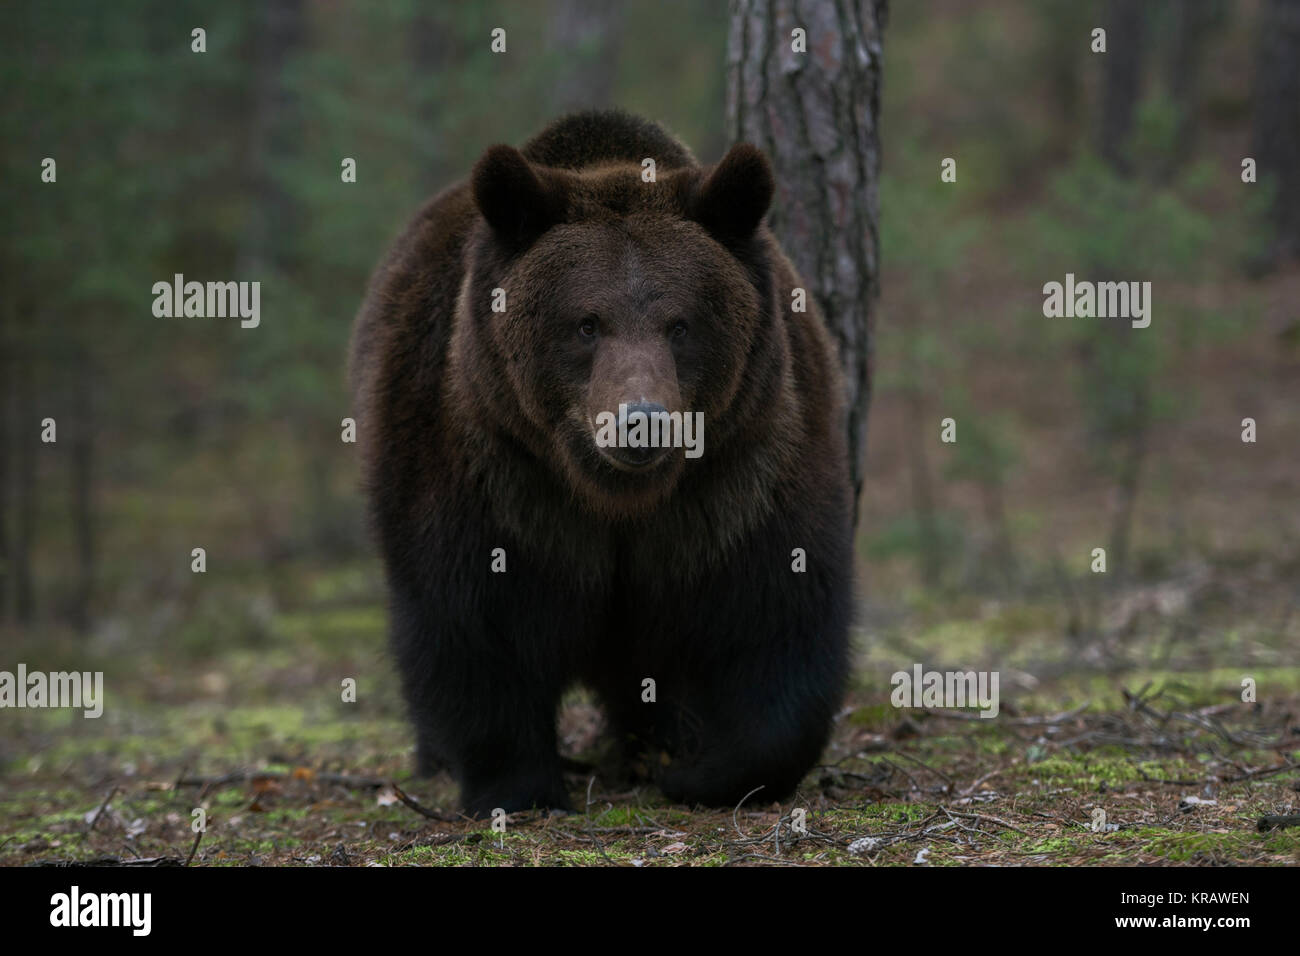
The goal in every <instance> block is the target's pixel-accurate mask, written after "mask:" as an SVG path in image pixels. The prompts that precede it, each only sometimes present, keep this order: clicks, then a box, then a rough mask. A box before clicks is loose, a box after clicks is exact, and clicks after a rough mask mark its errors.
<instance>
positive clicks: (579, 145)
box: [520, 110, 696, 169]
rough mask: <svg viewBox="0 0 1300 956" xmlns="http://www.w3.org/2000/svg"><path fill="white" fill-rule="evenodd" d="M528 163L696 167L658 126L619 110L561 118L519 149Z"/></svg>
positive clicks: (579, 166)
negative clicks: (645, 163)
mask: <svg viewBox="0 0 1300 956" xmlns="http://www.w3.org/2000/svg"><path fill="white" fill-rule="evenodd" d="M520 152H522V153H523V154H524V156H525V157H526V158H527V159H528V161H529V162H533V163H537V164H538V165H539V166H554V167H556V168H558V169H585V168H587V167H591V166H601V165H604V164H606V163H635V164H637V165H640V163H641V161H642V160H643V159H646V158H650V159H653V160H654V161H655V165H656V166H657V167H658V168H660V169H680V168H682V167H686V166H694V165H696V162H695V157H694V156H692V155H691V151H690V150H689V149H687V148H686V147H685V146H684V145H683V144H682V143H681V142H680V141H679V140H677V139H676V138H675V137H674V136H672V134H670V133H669V132H668V131H667V130H665V129H664V128H663V127H662V126H660V125H659V124H658V123H652V122H650V121H649V120H645V119H641V118H640V117H639V116H633V115H632V114H631V113H625V112H623V111H622V110H586V111H584V112H581V113H571V114H569V115H568V116H564V117H561V118H560V119H558V120H556V121H555V122H554V123H552V124H551V125H550V126H548V127H546V129H544V130H542V131H541V132H540V133H538V134H537V135H536V136H534V137H533V138H532V139H530V140H529V141H528V143H527V144H526V145H525V146H524V148H523V149H522V150H520Z"/></svg>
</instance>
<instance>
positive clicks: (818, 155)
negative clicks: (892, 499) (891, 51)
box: [727, 0, 887, 521]
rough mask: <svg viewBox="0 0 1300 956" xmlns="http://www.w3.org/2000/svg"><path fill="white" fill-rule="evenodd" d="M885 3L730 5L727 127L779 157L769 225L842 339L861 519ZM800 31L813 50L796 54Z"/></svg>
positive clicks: (812, 0)
mask: <svg viewBox="0 0 1300 956" xmlns="http://www.w3.org/2000/svg"><path fill="white" fill-rule="evenodd" d="M886 8H887V3H886V0H785V2H782V0H732V4H731V35H730V39H729V43H728V54H727V132H728V135H729V137H730V139H731V140H732V141H733V142H736V141H741V140H747V141H749V142H751V143H753V144H754V145H756V146H758V147H759V148H760V149H762V150H763V151H764V152H766V153H767V155H768V156H769V157H770V158H771V160H772V165H773V169H774V172H775V174H776V183H777V187H776V198H775V201H774V204H773V209H772V212H771V215H770V216H769V219H768V222H769V224H770V225H771V227H772V229H773V231H774V232H775V233H776V236H777V238H778V239H779V240H780V242H781V245H782V247H783V248H784V249H785V252H786V254H787V255H789V256H790V259H791V261H792V262H793V263H794V265H795V267H796V268H797V269H798V270H799V273H800V274H801V275H802V276H803V279H804V281H805V282H807V283H809V285H810V287H811V288H810V289H809V291H810V292H811V293H812V295H813V297H814V298H815V299H816V301H817V305H818V306H819V307H820V309H821V312H822V315H823V316H824V317H825V320H826V323H827V325H828V327H829V328H830V331H831V334H832V335H833V336H834V337H835V339H836V340H837V341H838V343H839V347H840V360H841V363H842V364H843V368H844V374H845V384H846V387H847V393H848V394H847V400H848V405H847V407H848V431H849V435H848V439H849V455H850V458H849V467H850V473H851V476H852V480H853V493H854V518H855V521H856V517H857V502H858V499H859V498H860V497H861V494H860V493H861V489H862V472H863V463H862V460H863V452H864V449H865V445H866V434H867V411H868V406H869V403H870V394H871V372H870V369H871V318H872V312H873V309H874V301H875V297H876V294H877V291H878V286H879V262H880V257H879V256H880V254H879V249H880V231H879V219H880V200H879V195H878V193H877V184H878V181H879V175H880V139H879V134H878V124H879V118H880V78H881V64H882V46H881V38H882V33H883V30H884V26H885V16H886ZM796 28H802V29H803V30H804V31H805V35H806V50H807V52H802V53H801V52H795V50H794V49H793V43H792V31H794V30H795V29H796Z"/></svg>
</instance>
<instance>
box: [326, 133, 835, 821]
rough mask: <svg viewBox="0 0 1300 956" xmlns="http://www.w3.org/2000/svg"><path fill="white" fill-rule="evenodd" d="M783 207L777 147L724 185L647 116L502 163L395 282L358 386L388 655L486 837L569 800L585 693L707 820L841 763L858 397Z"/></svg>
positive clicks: (733, 156) (437, 206)
mask: <svg viewBox="0 0 1300 956" xmlns="http://www.w3.org/2000/svg"><path fill="white" fill-rule="evenodd" d="M647 160H653V163H649V162H646V161H647ZM773 189H774V182H773V176H772V171H771V168H770V166H769V164H768V162H767V159H766V158H765V157H764V156H763V154H762V153H761V152H760V151H759V150H758V149H756V148H755V147H753V146H751V145H748V144H743V143H742V144H740V145H737V146H735V147H733V148H732V149H731V150H730V151H729V152H728V153H727V154H726V156H725V157H723V159H722V161H721V162H719V163H718V164H717V165H716V166H712V167H708V166H701V165H700V164H698V163H697V162H696V161H695V159H694V158H693V157H692V155H691V153H690V152H689V151H688V150H687V149H686V147H684V146H683V145H682V144H681V143H680V142H678V141H677V140H676V139H675V138H673V137H672V136H670V135H669V134H668V133H666V132H665V131H664V130H663V129H661V128H660V127H659V126H657V125H655V124H653V123H650V122H647V121H645V120H641V119H638V118H635V117H632V116H629V115H627V114H625V113H622V112H589V113H582V114H577V115H573V116H568V117H566V118H563V119H560V120H558V121H556V122H555V123H553V124H552V125H551V126H549V127H548V128H547V129H545V130H544V131H543V132H542V133H540V134H539V135H538V136H537V137H535V138H534V139H533V140H532V141H530V142H529V143H528V144H527V145H525V146H524V147H523V149H522V150H516V149H514V148H512V147H510V146H493V147H491V148H490V149H488V150H487V152H486V153H484V154H483V156H482V158H481V159H480V160H479V161H478V163H477V164H476V165H475V167H474V170H473V174H472V176H471V177H470V179H469V180H468V181H467V182H461V183H458V184H457V185H454V186H451V187H450V188H448V189H447V190H446V191H444V192H442V193H441V194H439V195H438V196H436V197H435V198H434V199H432V200H431V201H430V202H428V203H427V204H426V205H425V206H424V207H423V208H422V209H421V210H420V211H419V212H418V213H417V214H416V216H415V218H414V220H413V221H412V222H411V223H410V225H409V226H408V227H407V228H406V230H405V232H404V233H403V234H402V235H401V236H400V238H399V239H398V240H397V242H396V243H395V245H394V246H393V247H392V249H391V250H390V251H389V253H388V255H387V257H386V258H385V259H384V260H383V262H382V263H381V264H380V265H379V267H378V269H377V270H376V272H375V274H374V277H373V278H372V280H371V284H370V288H369V291H368V294H367V296H366V299H365V302H364V303H363V305H362V307H361V311H360V314H359V315H358V318H357V321H356V326H355V329H354V331H353V343H352V356H351V373H350V374H351V380H352V384H353V390H354V393H355V401H356V414H357V417H358V425H359V436H360V443H361V449H362V462H363V471H364V479H365V483H366V488H367V492H368V495H369V500H370V506H371V508H370V510H371V514H372V518H373V523H374V527H375V533H376V536H377V539H378V543H379V546H380V550H381V553H382V556H383V560H384V563H385V569H386V575H387V582H388V588H389V596H390V613H391V643H392V648H393V651H394V654H395V657H396V661H397V666H398V671H399V674H400V677H401V681H402V685H403V691H404V694H405V697H406V702H407V705H408V710H409V713H410V717H411V720H412V722H413V724H414V728H415V736H416V742H417V747H416V753H417V765H418V770H419V771H420V772H421V773H431V772H433V771H434V770H436V769H439V768H441V767H445V768H447V769H449V770H450V771H451V772H452V774H453V775H454V776H455V778H456V779H457V781H458V783H459V785H460V788H461V799H462V802H463V803H464V805H465V807H466V809H467V811H468V812H470V813H473V814H479V815H482V814H487V813H490V812H491V810H492V809H493V808H496V807H501V808H504V809H505V810H507V811H513V810H518V809H527V808H531V807H538V808H551V809H563V808H567V807H568V806H569V795H568V793H567V792H566V789H565V782H564V778H563V774H562V770H563V766H564V764H563V762H562V761H561V759H560V757H559V756H558V754H557V748H556V717H557V708H558V706H559V701H560V698H561V695H562V694H563V693H564V692H565V690H566V689H567V688H569V687H570V686H572V685H574V684H581V685H584V686H586V687H588V688H589V689H590V690H592V691H593V692H594V693H595V694H596V695H597V696H598V697H599V699H600V700H601V701H602V703H603V705H604V708H605V712H606V716H607V719H608V722H609V724H610V725H611V727H612V729H613V731H614V734H615V740H617V741H618V742H619V743H620V744H623V745H626V746H627V747H628V748H629V752H630V753H631V755H633V756H641V757H648V758H649V759H646V760H644V763H643V765H648V766H649V767H651V768H652V772H653V774H654V778H655V780H656V781H657V783H658V785H659V786H660V788H661V790H662V791H663V792H664V793H665V794H666V795H667V796H669V797H670V798H672V799H674V800H678V801H681V802H685V803H688V804H705V805H711V806H731V805H734V804H735V803H736V802H737V801H738V800H740V799H741V798H743V797H744V796H745V795H746V794H748V793H749V792H750V791H753V790H755V789H756V788H761V790H759V792H758V794H757V799H760V800H765V801H769V800H774V799H779V798H782V797H784V796H786V795H788V794H789V793H791V792H792V791H793V790H794V788H795V787H796V786H797V785H798V783H799V781H800V779H801V778H802V777H803V775H804V774H805V773H806V772H807V771H808V770H809V768H810V767H811V766H812V765H813V764H814V762H815V761H816V760H817V757H818V755H819V754H820V752H821V750H822V748H823V747H824V746H825V743H826V740H827V736H828V734H829V732H830V728H831V724H832V721H833V718H834V715H835V713H836V710H837V708H838V706H839V704H840V702H841V700H842V696H843V691H844V686H845V683H846V678H847V675H848V668H849V638H848V632H849V624H850V609H851V605H852V599H851V598H852V581H853V574H852V546H851V538H852V518H851V512H852V502H851V497H852V494H851V490H850V484H849V473H848V462H847V451H846V444H847V443H846V428H845V424H844V411H843V398H842V396H843V387H842V383H841V378H840V371H839V363H838V361H837V359H836V356H835V351H834V346H833V343H832V341H831V339H830V336H829V335H828V333H827V330H826V328H825V326H824V324H823V321H822V319H821V317H820V316H819V315H818V313H817V310H816V308H815V307H814V306H813V305H812V299H811V297H810V296H809V297H807V302H808V306H807V308H806V310H805V309H802V308H801V309H796V308H795V303H796V300H797V298H798V297H796V296H795V294H794V290H795V289H796V288H798V287H800V286H802V285H803V283H802V282H801V280H800V279H799V277H798V276H797V275H796V273H795V271H794V269H793V267H792V266H791V264H790V262H789V261H788V260H787V259H786V257H785V255H784V254H783V253H782V251H781V249H780V248H779V246H778V244H777V242H776V241H775V239H774V238H773V236H772V234H771V232H770V231H769V229H768V228H767V226H766V225H765V224H764V221H763V220H764V217H765V215H766V212H767V209H768V206H769V204H770V202H771V199H772V194H773ZM647 422H649V423H650V424H651V426H652V427H650V428H649V429H647V428H646V427H645V426H646V424H647ZM681 422H684V423H686V424H685V426H684V427H683V428H678V423H681ZM691 423H702V424H697V427H696V428H695V429H694V430H693V432H692V430H691V429H690V424H691ZM653 426H659V427H658V428H656V427H653ZM647 433H649V437H648V434H647ZM660 437H662V438H663V439H664V440H663V441H655V440H652V439H656V438H660ZM688 439H689V440H690V442H689V443H688Z"/></svg>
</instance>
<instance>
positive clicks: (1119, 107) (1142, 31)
mask: <svg viewBox="0 0 1300 956" xmlns="http://www.w3.org/2000/svg"><path fill="white" fill-rule="evenodd" d="M1148 13H1149V10H1148V8H1147V6H1146V5H1145V0H1110V3H1109V4H1107V8H1106V20H1105V24H1104V26H1105V29H1106V52H1105V53H1104V54H1102V55H1101V56H1102V64H1103V67H1104V69H1105V76H1104V79H1103V81H1102V92H1101V121H1100V127H1099V129H1098V143H1097V151H1098V152H1100V153H1101V155H1102V156H1103V157H1105V159H1106V160H1107V162H1109V163H1110V164H1111V166H1113V167H1114V168H1115V169H1116V170H1118V171H1119V172H1122V173H1127V172H1129V171H1131V169H1132V163H1131V158H1130V156H1129V151H1128V140H1129V135H1130V134H1131V133H1132V132H1133V119H1134V117H1135V116H1136V115H1137V105H1138V101H1139V100H1140V99H1141V97H1142V65H1143V62H1144V60H1145V59H1146V32H1147V29H1146V28H1147V14H1148Z"/></svg>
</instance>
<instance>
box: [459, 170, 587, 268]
mask: <svg viewBox="0 0 1300 956" xmlns="http://www.w3.org/2000/svg"><path fill="white" fill-rule="evenodd" d="M472 182H473V189H474V203H475V205H477V206H478V209H479V212H481V213H482V214H483V218H484V219H486V220H487V221H488V225H490V226H491V227H492V231H493V232H494V233H495V234H496V236H497V238H498V239H500V240H501V241H502V242H504V243H505V244H506V245H507V246H510V247H511V248H512V249H513V250H515V251H519V250H521V249H525V248H527V247H528V246H530V245H532V243H533V242H534V240H536V239H537V237H538V236H540V235H541V234H542V233H544V232H545V231H546V230H547V229H549V228H550V227H551V226H553V225H555V224H556V223H557V222H559V221H560V220H561V219H562V218H563V216H564V208H565V197H564V191H563V188H562V187H561V186H560V184H559V183H557V182H556V181H554V180H544V179H543V178H542V177H540V176H538V175H537V173H536V172H535V171H534V170H533V167H532V166H530V165H529V163H528V160H526V159H524V156H523V153H521V152H519V150H517V149H515V148H514V147H513V146H493V147H491V148H490V149H488V151H487V152H486V153H484V154H483V156H482V158H481V159H479V161H478V162H477V163H475V164H474V175H473V177H472Z"/></svg>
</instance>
